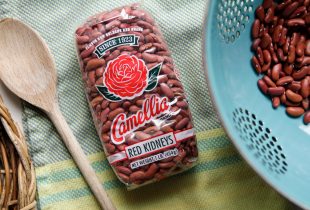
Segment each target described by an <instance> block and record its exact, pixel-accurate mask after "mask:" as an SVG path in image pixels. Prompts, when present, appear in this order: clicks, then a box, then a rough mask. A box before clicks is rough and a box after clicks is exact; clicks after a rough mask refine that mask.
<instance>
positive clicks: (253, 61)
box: [252, 56, 262, 73]
mask: <svg viewBox="0 0 310 210" xmlns="http://www.w3.org/2000/svg"><path fill="white" fill-rule="evenodd" d="M252 65H253V66H254V68H255V70H256V72H257V73H261V71H262V68H261V66H260V64H259V61H258V59H257V58H256V56H253V57H252Z"/></svg>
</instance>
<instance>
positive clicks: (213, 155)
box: [39, 147, 236, 198]
mask: <svg viewBox="0 0 310 210" xmlns="http://www.w3.org/2000/svg"><path fill="white" fill-rule="evenodd" d="M234 154H236V151H235V149H234V148H233V147H228V148H224V149H215V150H212V151H209V152H202V153H200V154H199V160H203V161H213V160H216V159H218V157H220V158H225V157H229V156H232V155H234ZM97 175H98V177H99V179H100V181H101V182H104V181H110V180H115V179H117V177H116V176H115V174H114V172H113V171H112V170H107V171H104V172H102V173H97ZM85 186H86V183H85V181H84V180H83V179H82V177H79V178H74V179H66V180H64V181H60V182H54V183H49V184H46V185H45V184H44V183H40V188H39V194H40V197H41V198H44V197H46V196H49V195H51V194H57V193H60V192H63V191H68V190H77V189H80V188H84V187H85Z"/></svg>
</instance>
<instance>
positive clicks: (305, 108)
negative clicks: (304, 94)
mask: <svg viewBox="0 0 310 210" xmlns="http://www.w3.org/2000/svg"><path fill="white" fill-rule="evenodd" d="M301 104H302V107H303V108H304V110H308V109H309V105H310V104H309V99H308V98H304V99H303V100H302V102H301Z"/></svg>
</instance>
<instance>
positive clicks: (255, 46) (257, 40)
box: [252, 38, 261, 51]
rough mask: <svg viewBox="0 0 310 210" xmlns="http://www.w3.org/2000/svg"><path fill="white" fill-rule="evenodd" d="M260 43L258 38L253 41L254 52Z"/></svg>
mask: <svg viewBox="0 0 310 210" xmlns="http://www.w3.org/2000/svg"><path fill="white" fill-rule="evenodd" d="M260 42H261V39H260V38H257V39H255V40H254V41H253V43H252V50H253V51H256V49H257V47H258V46H259V45H260Z"/></svg>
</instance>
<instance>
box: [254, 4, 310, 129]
mask: <svg viewBox="0 0 310 210" xmlns="http://www.w3.org/2000/svg"><path fill="white" fill-rule="evenodd" d="M277 2H279V1H277ZM277 2H276V1H273V0H264V1H263V4H262V5H260V6H259V7H258V8H257V9H256V11H255V16H256V18H255V21H254V23H253V25H252V38H253V43H252V50H253V51H254V52H255V55H254V56H253V57H252V64H253V66H254V68H255V70H256V72H257V73H258V74H263V77H262V79H259V80H258V87H259V88H260V90H261V91H262V92H263V93H264V94H266V95H268V96H270V98H271V99H272V106H273V107H274V108H277V107H279V106H280V104H283V105H284V106H286V112H287V114H288V115H290V116H292V117H300V116H302V115H303V120H304V123H305V124H308V123H310V110H309V95H310V94H309V93H310V39H309V35H310V0H295V1H294V0H285V1H280V2H282V3H277Z"/></svg>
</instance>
